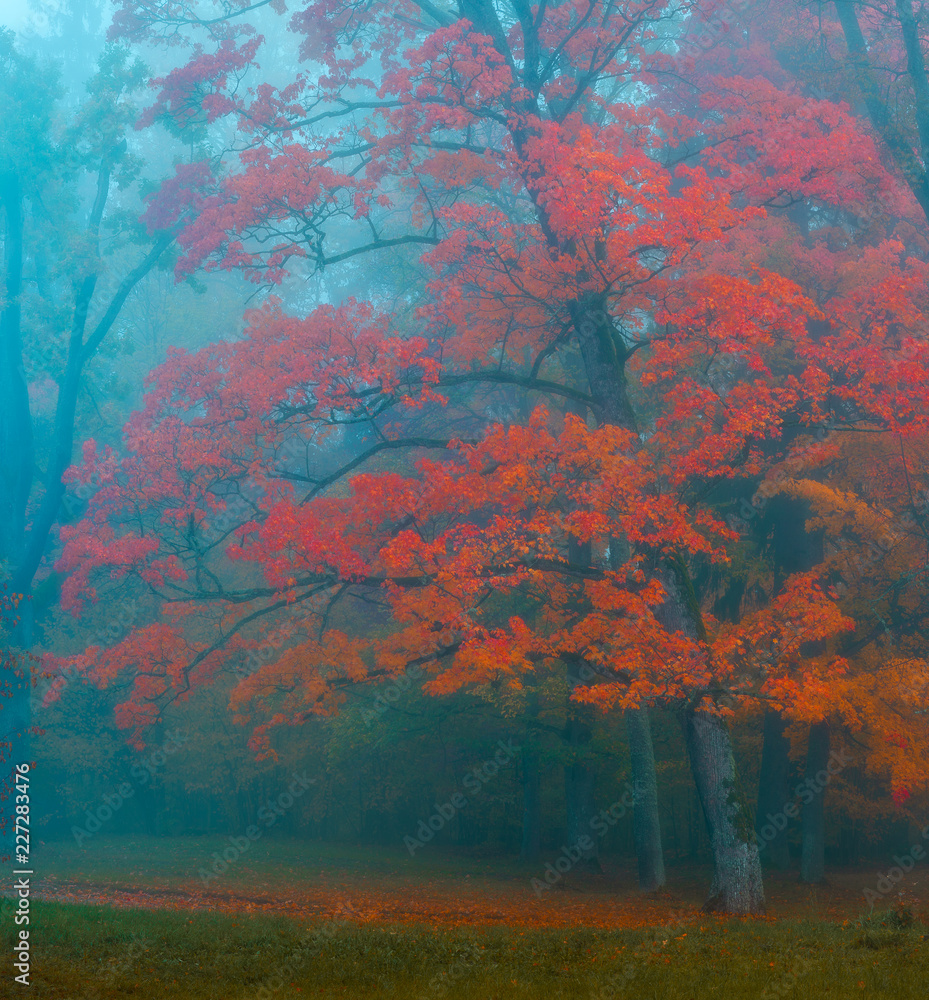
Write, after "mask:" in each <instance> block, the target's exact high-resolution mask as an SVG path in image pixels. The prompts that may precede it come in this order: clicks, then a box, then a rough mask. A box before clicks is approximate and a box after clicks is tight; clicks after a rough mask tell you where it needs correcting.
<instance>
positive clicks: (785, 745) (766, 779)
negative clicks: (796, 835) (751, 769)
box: [755, 711, 790, 871]
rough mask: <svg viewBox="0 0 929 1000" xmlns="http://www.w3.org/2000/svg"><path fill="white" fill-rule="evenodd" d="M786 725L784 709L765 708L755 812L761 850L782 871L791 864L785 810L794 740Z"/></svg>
mask: <svg viewBox="0 0 929 1000" xmlns="http://www.w3.org/2000/svg"><path fill="white" fill-rule="evenodd" d="M786 729H787V721H786V720H785V719H784V717H783V716H782V715H780V713H778V712H771V711H768V712H765V717H764V743H763V745H762V750H761V774H760V775H759V777H758V808H757V810H756V812H755V833H756V835H757V837H758V850H759V852H760V853H761V856H762V857H763V858H766V859H767V861H768V862H769V863H770V864H771V865H773V866H774V867H775V868H778V869H780V870H781V871H784V870H786V869H787V868H789V867H790V848H789V844H788V840H787V824H788V817H787V814H786V813H785V812H784V809H785V807H786V806H787V805H788V804H789V802H790V790H789V788H788V781H789V777H790V757H789V756H788V750H789V748H790V744H789V742H788V740H787V737H786V735H785V731H786Z"/></svg>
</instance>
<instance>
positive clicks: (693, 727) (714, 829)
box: [682, 710, 765, 914]
mask: <svg viewBox="0 0 929 1000" xmlns="http://www.w3.org/2000/svg"><path fill="white" fill-rule="evenodd" d="M682 721H683V725H684V737H685V740H686V743H687V753H688V756H689V757H690V764H691V768H692V769H693V775H694V780H695V782H696V784H697V792H698V794H699V796H700V802H701V804H702V806H703V812H704V816H705V817H706V821H707V826H708V827H709V830H710V840H711V846H712V849H713V884H712V885H711V887H710V895H709V898H708V899H707V901H706V903H704V906H703V908H704V910H708V911H719V912H722V913H736V914H760V913H764V911H765V899H764V888H763V885H762V878H761V862H760V860H759V857H758V845H757V844H756V843H755V841H754V837H753V835H752V822H751V814H750V811H749V808H748V804H747V803H746V802H745V800H744V798H743V796H742V795H741V794H740V792H739V787H738V778H737V775H736V766H735V757H734V755H733V752H732V743H731V741H730V739H729V730H728V728H727V727H726V724H725V722H724V721H723V720H722V719H720V718H719V716H717V715H713V714H711V713H709V712H703V711H696V712H695V711H693V710H686V711H685V712H684V715H683V720H682Z"/></svg>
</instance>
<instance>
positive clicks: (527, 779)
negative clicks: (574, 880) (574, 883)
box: [519, 749, 542, 861]
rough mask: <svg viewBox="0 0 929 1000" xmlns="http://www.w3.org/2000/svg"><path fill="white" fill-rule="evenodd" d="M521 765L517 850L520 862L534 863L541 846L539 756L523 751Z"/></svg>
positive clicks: (530, 751) (533, 751) (529, 751)
mask: <svg viewBox="0 0 929 1000" xmlns="http://www.w3.org/2000/svg"><path fill="white" fill-rule="evenodd" d="M522 763H523V837H522V845H521V846H520V850H519V857H520V860H521V861H536V860H538V857H539V853H540V851H541V845H542V799H541V795H540V782H539V755H538V753H537V752H536V751H535V750H534V749H532V750H524V751H523V755H522Z"/></svg>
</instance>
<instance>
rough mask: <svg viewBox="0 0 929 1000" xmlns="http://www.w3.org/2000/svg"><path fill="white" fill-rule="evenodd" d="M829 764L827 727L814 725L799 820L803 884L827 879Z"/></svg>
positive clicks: (818, 723) (807, 758)
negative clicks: (826, 800) (827, 786)
mask: <svg viewBox="0 0 929 1000" xmlns="http://www.w3.org/2000/svg"><path fill="white" fill-rule="evenodd" d="M828 763H829V723H828V722H817V723H814V724H813V725H812V726H810V739H809V746H808V748H807V754H806V780H805V786H806V789H805V793H804V796H805V801H804V803H803V810H802V812H801V816H800V823H801V830H802V841H801V853H800V879H801V880H802V881H803V882H812V883H816V882H823V881H825V877H826V869H825V850H824V848H825V832H826V829H825V818H826V815H825V798H826V783H827V781H828V772H827V771H826V765H827V764H828ZM824 776H825V777H824Z"/></svg>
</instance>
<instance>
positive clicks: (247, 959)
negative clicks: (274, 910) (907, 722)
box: [0, 901, 929, 1000]
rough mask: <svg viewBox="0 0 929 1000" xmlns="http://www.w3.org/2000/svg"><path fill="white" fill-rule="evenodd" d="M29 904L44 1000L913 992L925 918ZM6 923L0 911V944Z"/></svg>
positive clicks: (668, 997)
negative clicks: (641, 919) (472, 923)
mask: <svg viewBox="0 0 929 1000" xmlns="http://www.w3.org/2000/svg"><path fill="white" fill-rule="evenodd" d="M32 917H33V921H32V925H31V927H32V941H33V982H32V985H31V987H30V988H29V995H30V996H32V997H37V998H48V1000H115V998H128V997H134V998H149V997H150V998H153V1000H155V998H158V1000H265V998H272V997H273V998H275V1000H296V998H301V1000H303V998H307V997H322V998H335V997H349V998H352V1000H375V998H378V1000H381V998H383V1000H439V998H445V997H452V998H455V1000H497V998H499V1000H504V998H506V1000H539V998H546V1000H548V998H551V1000H568V998H571V1000H574V998H583V1000H607V998H609V1000H621V998H626V997H629V998H632V997H635V998H636V1000H639V998H652V997H660V998H662V1000H697V998H700V1000H702V998H704V997H725V998H726V1000H741V998H750V997H751V998H758V1000H761V998H764V1000H775V998H787V997H798V998H800V997H803V998H806V997H813V998H817V1000H818V998H822V997H834V998H836V1000H838V998H843V1000H845V998H848V997H855V996H861V997H865V996H866V997H868V998H883V997H886V998H888V1000H890V998H893V1000H906V998H910V997H912V998H914V1000H915V998H919V1000H925V997H926V996H927V992H929V940H927V933H926V932H927V928H926V926H925V925H923V924H921V923H919V922H918V921H917V922H912V923H907V921H899V920H894V919H892V918H890V919H883V920H882V919H870V920H863V921H858V922H852V923H848V924H846V925H844V926H843V925H841V924H835V923H826V922H814V921H789V920H783V921H770V920H755V921H742V920H723V919H705V920H703V921H702V922H697V923H693V924H690V923H688V924H680V925H677V926H666V927H659V928H648V929H643V928H638V929H627V930H618V931H603V930H591V929H585V928H579V929H572V930H564V929H560V930H551V929H550V930H525V931H520V930H516V929H512V928H503V927H485V928H468V927H458V928H441V927H439V928H433V927H427V926H409V925H404V926H400V925H389V924H388V925H379V926H372V925H355V924H350V923H347V922H341V923H340V922H329V923H320V922H315V923H312V922H300V921H294V920H288V919H285V918H281V917H271V916H248V917H242V916H239V917H237V916H234V915H227V914H218V913H197V914H188V913H180V912H168V911H157V910H156V911H153V910H132V909H120V910H116V909H111V908H109V907H100V906H80V905H68V904H60V903H48V902H41V901H35V902H34V903H33V910H32ZM13 930H14V928H13V927H12V924H11V922H9V921H6V922H5V923H4V927H3V939H4V940H3V947H4V948H5V949H6V950H7V954H9V949H10V947H11V945H12V937H13ZM4 964H5V965H6V966H7V968H6V969H5V970H4V976H10V979H12V974H11V973H9V971H8V970H9V965H8V963H4ZM13 988H16V989H17V991H18V990H19V989H20V987H18V986H17V984H15V983H12V982H10V986H9V987H7V986H6V983H3V984H2V985H0V996H13V995H19V993H18V992H17V993H16V994H14V993H13ZM22 995H26V993H25V990H24V991H23V994H22Z"/></svg>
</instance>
